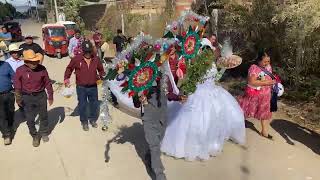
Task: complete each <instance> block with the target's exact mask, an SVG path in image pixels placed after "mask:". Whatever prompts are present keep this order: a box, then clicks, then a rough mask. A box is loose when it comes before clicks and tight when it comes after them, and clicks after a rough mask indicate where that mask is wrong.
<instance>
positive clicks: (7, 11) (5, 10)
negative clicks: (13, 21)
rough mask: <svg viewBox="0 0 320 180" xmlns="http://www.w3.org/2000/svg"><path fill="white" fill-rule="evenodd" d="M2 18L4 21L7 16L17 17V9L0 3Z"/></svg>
mask: <svg viewBox="0 0 320 180" xmlns="http://www.w3.org/2000/svg"><path fill="white" fill-rule="evenodd" d="M0 9H1V11H0V18H1V19H3V18H5V17H7V16H9V17H14V16H15V15H16V8H15V7H14V6H12V4H10V3H7V2H6V3H2V2H0Z"/></svg>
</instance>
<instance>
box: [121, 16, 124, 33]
mask: <svg viewBox="0 0 320 180" xmlns="http://www.w3.org/2000/svg"><path fill="white" fill-rule="evenodd" d="M121 26H122V33H123V34H124V18H123V13H122V14H121Z"/></svg>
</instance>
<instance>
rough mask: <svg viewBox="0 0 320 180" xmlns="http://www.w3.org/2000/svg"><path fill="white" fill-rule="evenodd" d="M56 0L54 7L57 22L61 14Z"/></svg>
mask: <svg viewBox="0 0 320 180" xmlns="http://www.w3.org/2000/svg"><path fill="white" fill-rule="evenodd" d="M53 1H54V9H55V11H56V22H58V20H59V14H58V6H57V0H53Z"/></svg>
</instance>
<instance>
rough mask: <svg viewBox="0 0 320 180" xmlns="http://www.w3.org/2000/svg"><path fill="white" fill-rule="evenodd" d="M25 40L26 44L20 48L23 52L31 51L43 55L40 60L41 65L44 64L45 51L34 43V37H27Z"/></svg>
mask: <svg viewBox="0 0 320 180" xmlns="http://www.w3.org/2000/svg"><path fill="white" fill-rule="evenodd" d="M24 39H25V43H23V44H21V45H20V47H19V48H21V49H22V50H23V51H25V50H29V49H31V50H32V51H33V52H35V53H36V54H37V53H40V54H41V55H42V56H41V59H40V64H42V62H43V58H44V50H43V49H42V48H41V46H40V45H39V44H37V43H35V42H33V36H31V35H27V36H26V37H25V38H24Z"/></svg>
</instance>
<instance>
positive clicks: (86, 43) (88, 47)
mask: <svg viewBox="0 0 320 180" xmlns="http://www.w3.org/2000/svg"><path fill="white" fill-rule="evenodd" d="M82 51H83V52H85V53H86V52H92V51H93V46H92V43H91V42H90V41H83V43H82Z"/></svg>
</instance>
